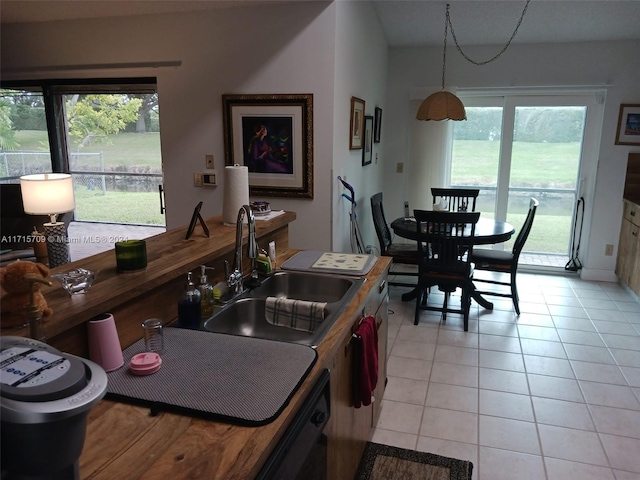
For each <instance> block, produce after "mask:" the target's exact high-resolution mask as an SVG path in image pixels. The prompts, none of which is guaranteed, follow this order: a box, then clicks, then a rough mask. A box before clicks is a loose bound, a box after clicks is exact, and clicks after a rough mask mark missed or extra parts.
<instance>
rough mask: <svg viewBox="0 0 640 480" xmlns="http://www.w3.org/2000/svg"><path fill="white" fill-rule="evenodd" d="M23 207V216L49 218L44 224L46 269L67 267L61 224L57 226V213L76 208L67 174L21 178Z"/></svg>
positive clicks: (65, 245) (67, 261) (66, 248)
mask: <svg viewBox="0 0 640 480" xmlns="http://www.w3.org/2000/svg"><path fill="white" fill-rule="evenodd" d="M20 189H21V190H22V204H23V207H24V211H25V213H28V214H30V215H49V217H50V219H51V222H50V223H45V224H44V225H43V226H44V233H45V236H46V243H47V252H48V253H49V267H50V268H53V267H57V266H58V265H64V264H65V263H69V242H68V239H67V229H66V226H65V224H64V222H57V221H56V217H57V216H58V214H60V213H66V212H71V211H73V210H74V209H75V208H76V202H75V198H74V195H73V180H72V178H71V175H69V174H67V173H37V174H33V175H24V176H22V177H20Z"/></svg>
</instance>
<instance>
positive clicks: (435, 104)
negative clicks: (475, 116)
mask: <svg viewBox="0 0 640 480" xmlns="http://www.w3.org/2000/svg"><path fill="white" fill-rule="evenodd" d="M416 118H417V119H418V120H447V119H449V120H466V119H467V113H466V112H465V111H464V105H463V104H462V101H460V99H459V98H458V97H456V96H455V95H454V94H453V93H451V92H447V91H446V90H440V91H439V92H436V93H432V94H431V95H429V96H428V97H427V98H425V99H424V101H423V102H422V104H421V105H420V108H419V109H418V113H417V115H416Z"/></svg>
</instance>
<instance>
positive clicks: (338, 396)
mask: <svg viewBox="0 0 640 480" xmlns="http://www.w3.org/2000/svg"><path fill="white" fill-rule="evenodd" d="M293 220H295V214H294V213H291V212H285V214H284V215H280V216H279V217H275V218H273V219H271V220H267V221H257V222H256V234H257V238H258V244H259V246H260V247H261V248H264V247H266V245H267V243H268V242H269V241H270V240H275V241H276V249H277V252H278V265H282V262H284V261H285V260H287V259H288V258H290V257H291V256H293V255H294V254H295V253H297V252H298V250H292V249H289V246H288V223H289V222H291V221H293ZM207 225H208V226H209V229H210V231H211V237H210V238H206V237H205V236H204V235H203V234H201V233H200V234H199V233H198V232H199V229H198V228H196V232H195V233H194V235H193V236H192V237H191V238H190V239H189V240H184V236H185V232H186V227H184V228H178V229H174V230H171V231H168V232H167V233H165V234H160V235H157V236H155V237H151V238H148V239H146V243H147V256H148V267H147V269H146V270H145V271H141V272H136V273H127V274H121V273H116V271H115V254H114V252H113V250H111V251H108V252H105V253H102V254H99V255H96V256H94V257H90V258H88V259H85V260H80V261H77V262H73V263H71V264H68V265H65V266H62V267H57V268H56V269H53V272H55V271H65V270H69V269H71V268H77V267H83V268H88V269H90V270H99V273H98V277H97V279H96V282H95V284H94V285H93V287H92V288H91V290H90V291H89V293H88V294H87V295H74V296H72V297H70V296H69V295H68V294H67V293H66V292H65V291H64V290H62V289H61V288H60V287H59V286H53V287H50V288H49V289H46V288H45V289H43V293H44V294H45V297H46V298H47V301H48V302H49V305H50V306H51V307H52V308H53V309H54V314H53V316H52V317H50V318H49V319H48V321H47V324H46V329H45V334H46V336H47V340H48V342H49V343H50V344H51V345H53V346H55V347H56V348H59V349H61V350H63V351H66V352H69V353H74V354H76V355H80V356H83V357H88V351H87V341H86V321H87V320H89V319H90V318H92V317H93V316H95V315H98V314H101V313H104V312H110V313H112V314H113V316H114V318H115V319H116V325H117V328H118V334H119V337H120V341H121V346H122V348H123V349H124V348H126V347H128V346H129V345H131V344H133V343H134V342H136V341H137V340H139V339H140V337H141V335H142V329H141V326H140V322H141V321H142V320H144V319H145V318H150V317H157V318H160V319H162V320H163V322H164V323H167V324H168V323H171V322H173V321H174V319H175V318H176V316H177V295H178V294H179V292H180V290H181V289H182V288H183V284H184V279H185V278H186V272H187V271H189V270H192V271H194V274H195V276H196V277H197V273H196V269H197V267H198V266H199V265H201V264H206V265H209V266H214V267H215V268H216V270H215V272H213V273H214V275H210V276H209V278H210V279H211V281H212V282H217V281H219V280H221V279H222V278H223V272H224V268H223V267H222V265H223V261H224V260H229V261H230V262H231V260H232V257H233V253H234V245H235V227H233V228H232V227H224V226H223V225H222V221H221V218H220V217H214V218H212V219H208V220H207ZM244 230H245V243H246V228H245V229H244ZM200 232H201V231H200ZM244 248H246V246H245V247H244ZM243 250H244V249H243ZM389 265H390V260H389V259H388V258H386V257H380V258H378V259H377V261H376V263H375V265H374V266H373V267H372V269H371V270H370V271H369V272H368V274H367V275H366V280H365V282H364V283H363V285H362V286H361V288H360V289H359V291H358V292H357V293H356V294H355V296H354V297H353V298H352V300H351V301H350V303H349V304H348V305H347V306H346V308H345V309H344V311H343V312H342V314H341V316H340V318H339V319H338V320H337V321H336V322H335V324H334V325H333V326H332V328H331V329H330V330H329V332H328V334H327V335H326V336H325V338H324V339H323V341H322V342H321V343H320V345H318V346H317V348H316V351H317V354H318V358H317V361H316V362H315V364H314V366H313V367H312V368H311V370H310V371H309V373H308V375H307V376H306V378H305V379H304V381H303V382H302V383H301V384H300V386H299V388H298V389H297V390H296V391H295V393H294V394H293V396H292V397H291V400H290V402H289V404H288V405H287V406H286V407H285V408H284V410H283V411H282V413H281V414H280V415H279V416H278V417H277V418H276V419H275V420H273V421H272V422H270V423H267V424H266V425H263V426H258V427H250V426H240V425H235V424H229V423H223V422H217V421H212V420H207V419H203V418H197V417H191V416H186V415H179V414H174V413H168V412H160V413H156V412H154V413H153V414H152V413H151V412H150V409H149V407H142V406H136V405H132V404H127V403H119V402H115V401H112V400H102V401H101V402H99V403H98V404H97V405H96V406H95V407H94V408H93V409H92V410H91V411H90V413H89V416H88V424H87V435H86V441H85V446H84V449H83V452H82V455H81V457H80V460H79V467H80V476H81V478H82V479H105V480H111V479H114V478H121V479H127V480H129V479H172V480H180V479H198V480H199V479H225V480H226V479H252V478H255V477H256V475H258V473H259V472H260V470H261V468H262V466H263V465H264V464H265V462H266V461H267V459H268V458H269V456H270V455H271V453H272V451H273V449H274V448H275V446H276V445H277V443H278V441H279V440H280V439H281V437H282V436H283V434H284V433H285V431H286V430H287V427H288V426H289V425H290V423H291V422H292V420H293V419H294V417H295V416H296V413H297V412H298V410H299V409H300V407H301V405H302V404H303V402H304V400H305V399H306V398H307V396H308V395H309V393H310V392H311V390H312V389H313V387H314V385H315V383H316V381H317V380H318V379H319V378H320V375H321V374H322V372H323V371H324V369H327V368H328V369H330V370H331V380H330V382H331V397H332V398H331V418H330V420H329V424H328V425H327V427H326V428H325V434H326V435H327V437H328V447H327V448H328V453H327V458H328V459H327V478H333V479H341V478H353V474H354V473H355V469H356V468H357V463H358V459H359V458H360V456H361V454H362V451H363V448H364V444H365V443H366V441H367V440H368V439H369V437H370V434H371V432H372V428H373V426H374V425H375V422H376V421H377V416H378V414H379V409H380V401H381V399H382V394H383V390H384V379H385V377H386V371H385V366H386V327H387V305H388V303H387V302H388V290H387V285H386V277H387V273H388V269H389ZM248 272H249V264H248V262H247V263H245V268H244V273H245V274H247V273H248ZM364 315H375V316H376V318H378V317H379V320H378V328H379V337H380V340H379V355H381V358H380V360H379V363H380V367H379V368H380V380H379V382H378V388H377V389H376V391H375V398H376V399H377V401H376V402H374V403H375V405H373V404H372V405H370V406H368V407H362V408H360V409H354V408H353V407H352V406H351V393H350V385H351V383H352V380H353V378H352V372H351V368H349V364H350V360H351V357H350V355H351V349H350V348H349V347H350V340H351V336H352V335H351V334H352V333H353V332H354V331H355V329H356V328H357V325H358V323H359V320H360V319H361V318H362V317H363V316H364ZM3 334H13V335H15V334H18V335H20V334H22V335H26V334H27V332H26V331H17V332H16V331H14V332H3ZM239 361H241V359H239Z"/></svg>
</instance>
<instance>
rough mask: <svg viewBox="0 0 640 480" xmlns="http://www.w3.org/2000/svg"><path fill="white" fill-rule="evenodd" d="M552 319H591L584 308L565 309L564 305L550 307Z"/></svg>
mask: <svg viewBox="0 0 640 480" xmlns="http://www.w3.org/2000/svg"><path fill="white" fill-rule="evenodd" d="M549 314H550V315H551V316H552V317H571V318H589V316H588V315H587V312H585V311H584V308H582V307H565V306H563V305H549Z"/></svg>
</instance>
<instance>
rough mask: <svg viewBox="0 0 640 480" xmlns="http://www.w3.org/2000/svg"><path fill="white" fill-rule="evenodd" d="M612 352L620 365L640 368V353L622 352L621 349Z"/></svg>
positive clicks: (613, 349)
mask: <svg viewBox="0 0 640 480" xmlns="http://www.w3.org/2000/svg"><path fill="white" fill-rule="evenodd" d="M610 351H611V355H613V358H615V359H616V362H617V363H618V365H621V366H626V367H637V368H640V351H632V350H622V349H619V348H612V349H610Z"/></svg>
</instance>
